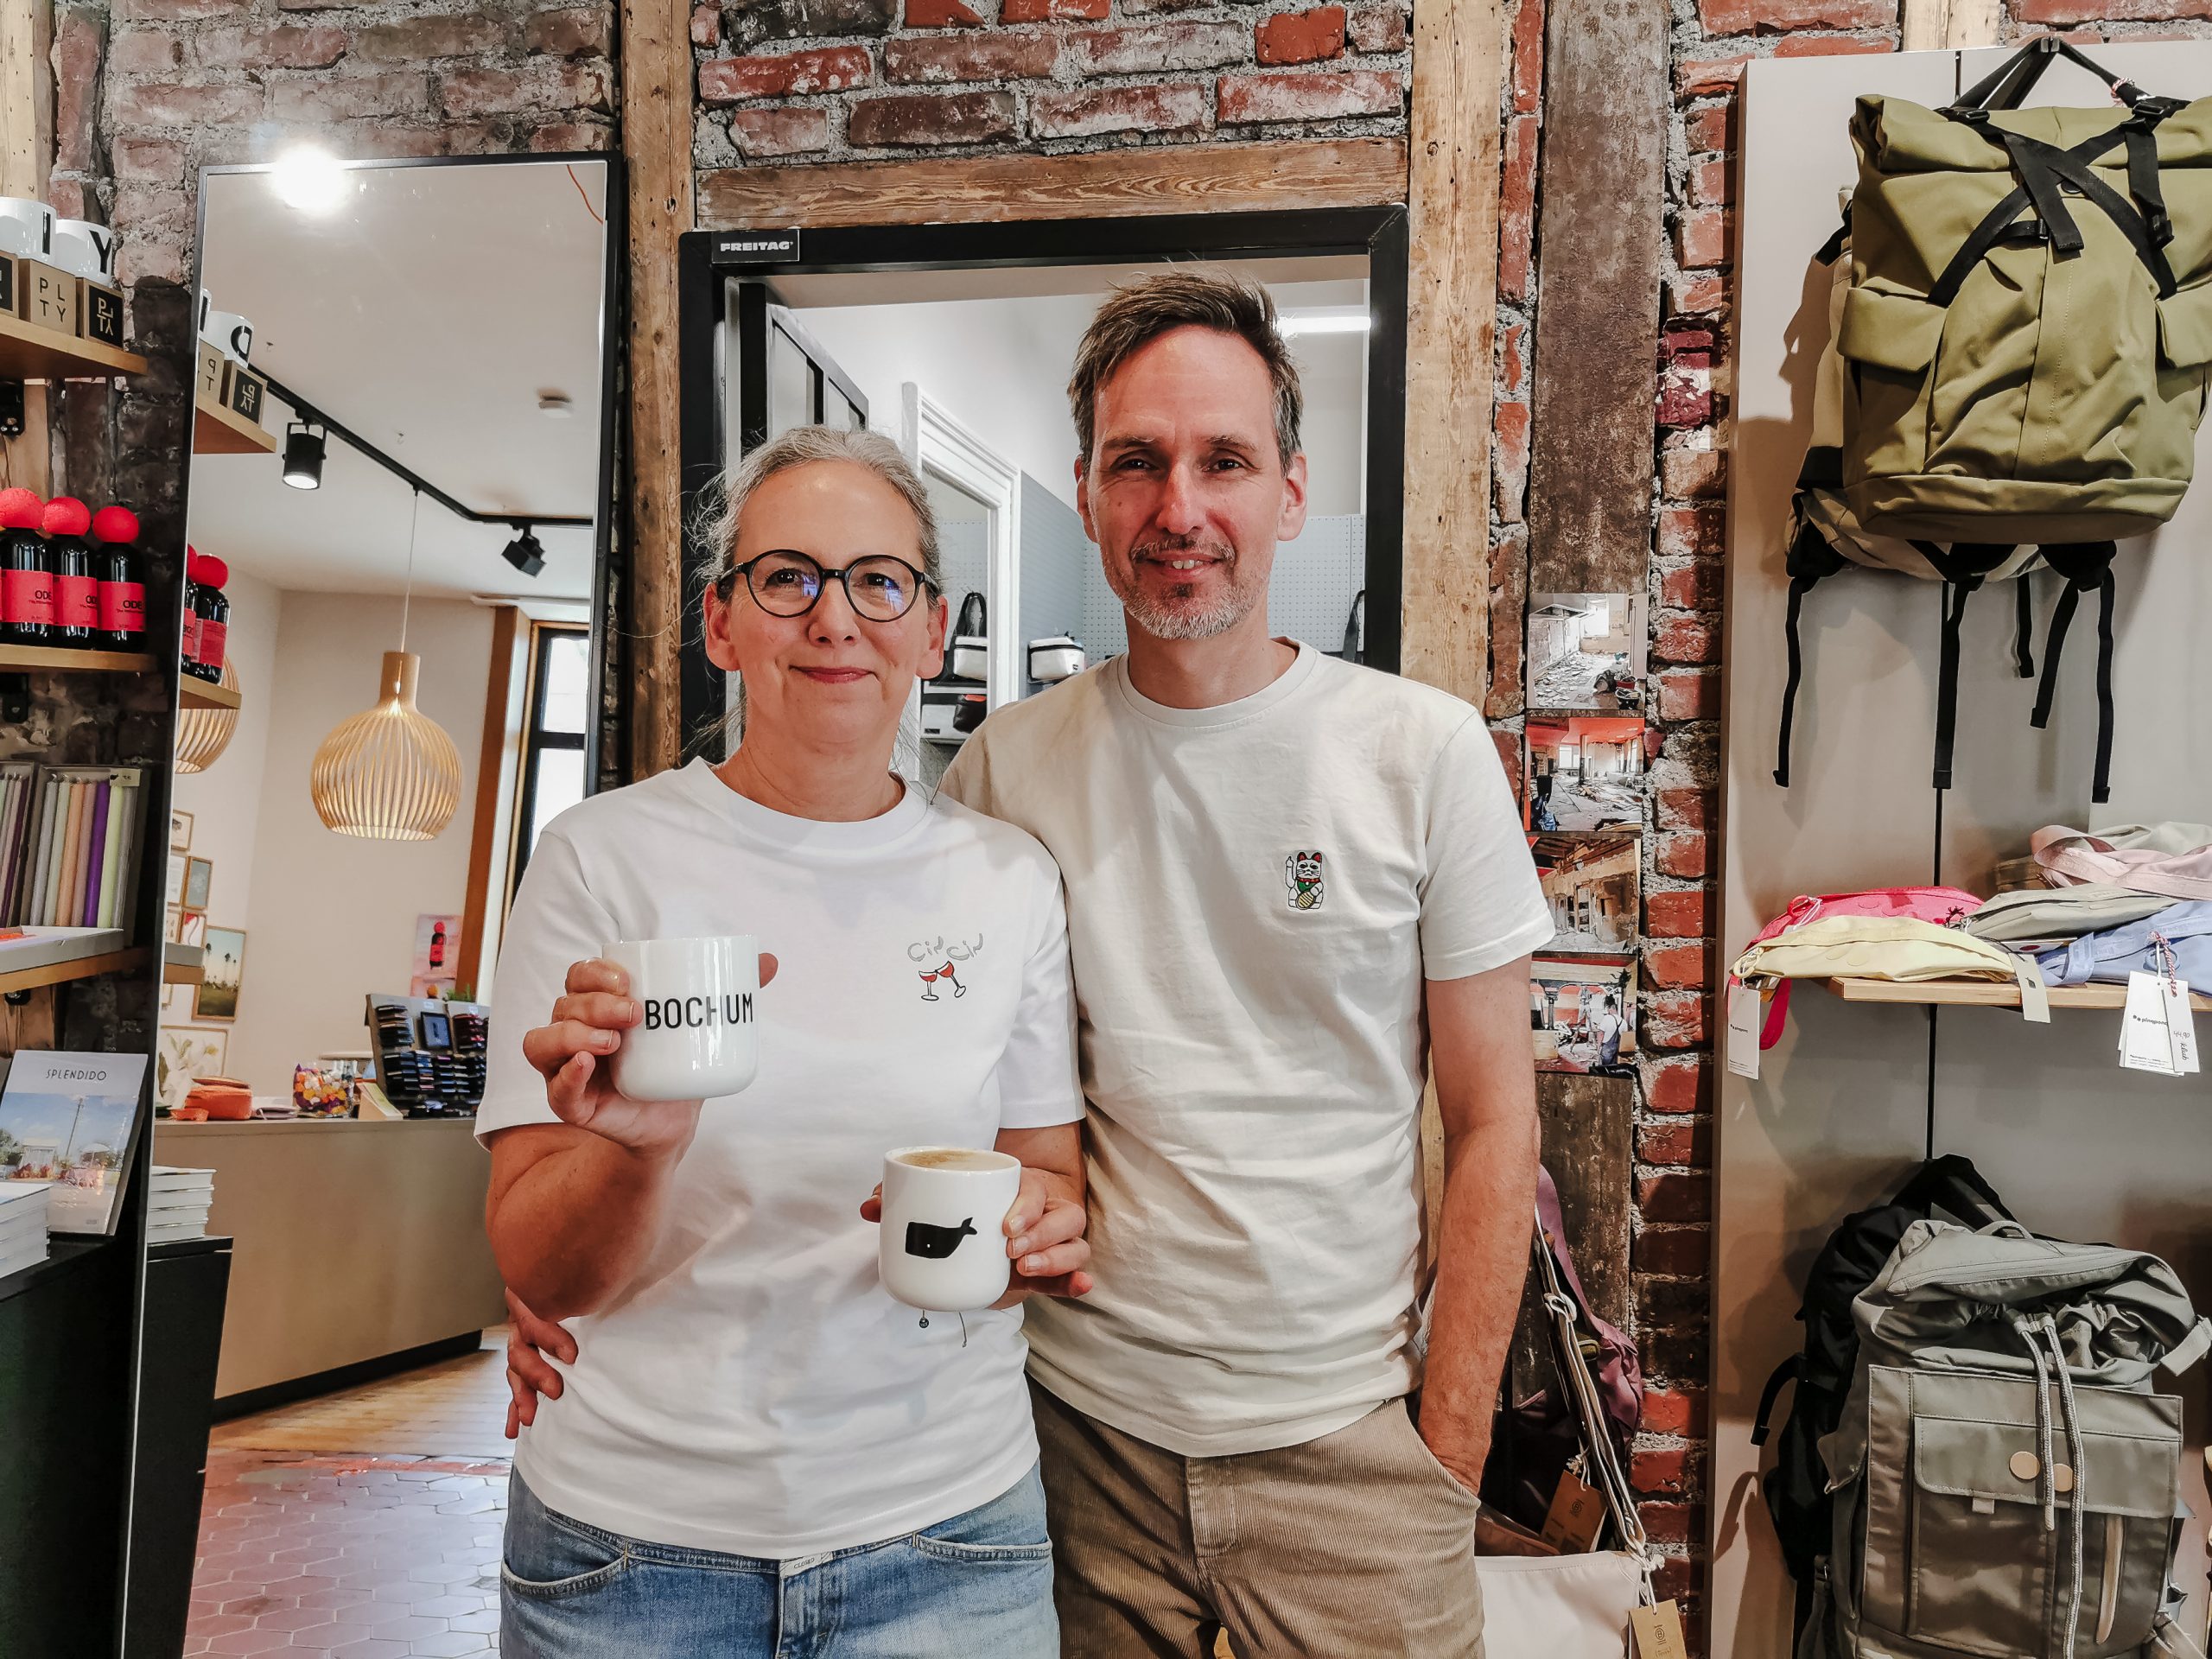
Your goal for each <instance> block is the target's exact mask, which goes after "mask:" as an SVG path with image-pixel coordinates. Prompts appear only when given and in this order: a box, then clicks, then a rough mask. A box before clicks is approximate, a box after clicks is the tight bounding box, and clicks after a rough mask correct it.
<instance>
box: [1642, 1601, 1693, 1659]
mask: <svg viewBox="0 0 2212 1659" xmlns="http://www.w3.org/2000/svg"><path fill="white" fill-rule="evenodd" d="M1628 1624H1629V1629H1630V1630H1633V1631H1635V1632H1636V1656H1637V1659H1688V1652H1689V1648H1688V1643H1685V1642H1684V1641H1683V1639H1682V1616H1681V1611H1679V1610H1678V1609H1677V1608H1676V1607H1675V1604H1674V1603H1673V1602H1671V1601H1662V1602H1661V1603H1660V1604H1659V1605H1657V1606H1656V1607H1637V1608H1632V1609H1631V1610H1630V1612H1629V1616H1628Z"/></svg>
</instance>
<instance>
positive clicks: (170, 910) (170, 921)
mask: <svg viewBox="0 0 2212 1659" xmlns="http://www.w3.org/2000/svg"><path fill="white" fill-rule="evenodd" d="M183 914H184V912H183V911H182V910H181V909H180V908H179V907H178V906H175V905H163V906H162V938H165V939H167V940H168V942H169V943H170V944H182V943H183V942H184V935H183V934H182V933H181V932H179V931H177V922H178V918H181V916H182V915H183Z"/></svg>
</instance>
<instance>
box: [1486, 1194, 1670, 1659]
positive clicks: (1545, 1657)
mask: <svg viewBox="0 0 2212 1659" xmlns="http://www.w3.org/2000/svg"><path fill="white" fill-rule="evenodd" d="M1533 1254H1534V1255H1535V1261H1536V1272H1537V1274H1538V1277H1539V1280H1540V1282H1541V1284H1542V1286H1543V1290H1544V1307H1545V1309H1546V1311H1547V1312H1548V1313H1549V1314H1550V1316H1551V1317H1550V1320H1549V1322H1548V1325H1547V1327H1546V1330H1547V1334H1548V1336H1549V1338H1550V1347H1551V1355H1552V1368H1553V1370H1554V1372H1556V1373H1557V1375H1558V1377H1559V1380H1560V1387H1561V1389H1564V1390H1565V1392H1566V1393H1567V1396H1568V1397H1569V1398H1570V1399H1571V1400H1572V1401H1573V1402H1574V1413H1575V1419H1576V1421H1577V1422H1579V1423H1580V1426H1581V1430H1582V1450H1583V1461H1584V1472H1585V1474H1586V1478H1587V1479H1588V1481H1589V1484H1591V1485H1592V1486H1594V1487H1595V1488H1597V1490H1598V1491H1599V1495H1600V1496H1601V1497H1603V1498H1604V1499H1605V1513H1606V1515H1607V1516H1608V1517H1609V1518H1610V1520H1611V1525H1612V1529H1613V1533H1614V1535H1615V1536H1616V1537H1617V1538H1618V1541H1619V1546H1620V1547H1619V1548H1616V1549H1601V1550H1593V1551H1592V1552H1590V1553H1589V1554H1583V1555H1478V1556H1476V1557H1475V1572H1476V1574H1477V1575H1478V1577H1479V1578H1480V1579H1481V1580H1482V1586H1483V1650H1484V1652H1485V1653H1491V1654H1496V1655H1498V1656H1500V1659H1505V1656H1509V1655H1510V1656H1513V1659H1520V1656H1522V1655H1528V1656H1531V1659H1621V1656H1622V1655H1623V1654H1624V1653H1626V1652H1627V1651H1628V1640H1629V1615H1630V1613H1632V1612H1634V1611H1635V1610H1636V1609H1637V1607H1638V1606H1648V1605H1650V1603H1651V1600H1652V1595H1651V1573H1652V1568H1653V1562H1652V1560H1651V1545H1650V1541H1649V1539H1648V1538H1647V1537H1646V1536H1645V1535H1644V1531H1643V1522H1642V1521H1640V1520H1639V1519H1637V1513H1636V1500H1635V1498H1634V1497H1633V1496H1632V1495H1631V1494H1630V1491H1629V1484H1628V1476H1627V1475H1626V1474H1625V1473H1624V1471H1623V1470H1622V1467H1621V1460H1620V1457H1619V1454H1618V1452H1615V1450H1614V1449H1613V1437H1612V1435H1611V1433H1608V1432H1607V1429H1606V1425H1605V1406H1604V1404H1603V1402H1602V1401H1601V1400H1600V1398H1599V1393H1598V1384H1597V1380H1596V1379H1595V1378H1594V1377H1592V1376H1591V1375H1590V1368H1589V1366H1587V1365H1586V1364H1585V1363H1583V1362H1582V1350H1581V1345H1580V1338H1579V1336H1578V1333H1577V1332H1576V1329H1575V1318H1574V1313H1575V1303H1574V1299H1573V1297H1571V1296H1570V1295H1568V1294H1567V1289H1566V1287H1565V1286H1564V1285H1562V1284H1561V1283H1560V1275H1559V1270H1558V1268H1557V1266H1556V1265H1555V1264H1554V1262H1553V1261H1552V1253H1551V1251H1550V1249H1548V1248H1547V1247H1546V1244H1545V1240H1544V1234H1543V1222H1542V1218H1541V1216H1540V1217H1538V1219H1537V1224H1536V1231H1535V1238H1534V1241H1533Z"/></svg>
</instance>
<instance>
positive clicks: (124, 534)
mask: <svg viewBox="0 0 2212 1659" xmlns="http://www.w3.org/2000/svg"><path fill="white" fill-rule="evenodd" d="M92 534H93V535H95V536H97V537H99V539H100V540H101V541H104V542H135V541H137V539H138V515H137V513H135V512H131V511H130V508H128V507H102V508H101V509H100V510H99V512H96V513H94V514H93V515H92Z"/></svg>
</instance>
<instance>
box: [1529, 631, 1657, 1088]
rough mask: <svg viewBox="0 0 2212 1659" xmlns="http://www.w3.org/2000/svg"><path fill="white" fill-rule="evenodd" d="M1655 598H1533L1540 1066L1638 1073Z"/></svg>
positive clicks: (1535, 988)
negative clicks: (1546, 930)
mask: <svg viewBox="0 0 2212 1659" xmlns="http://www.w3.org/2000/svg"><path fill="white" fill-rule="evenodd" d="M1647 605H1648V601H1646V599H1645V597H1644V595H1643V594H1531V595H1530V596H1529V635H1528V657H1527V659H1526V660H1527V664H1528V675H1529V714H1528V720H1527V722H1526V736H1525V739H1524V743H1523V749H1522V755H1523V760H1522V823H1523V826H1524V827H1525V828H1526V829H1527V830H1528V834H1529V852H1530V854H1531V855H1533V856H1534V858H1535V862H1536V874H1537V878H1538V880H1540V881H1541V883H1542V885H1543V890H1544V898H1545V899H1546V901H1547V902H1548V903H1549V904H1550V906H1551V909H1552V920H1553V924H1554V927H1555V928H1556V930H1557V931H1555V932H1554V934H1553V936H1552V940H1551V943H1550V944H1549V945H1548V946H1547V947H1546V948H1545V949H1544V950H1542V951H1541V952H1540V953H1539V954H1538V956H1537V957H1536V958H1535V961H1534V962H1533V963H1531V964H1530V966H1529V1026H1530V1029H1531V1030H1532V1032H1533V1033H1534V1035H1535V1046H1536V1069H1537V1070H1538V1071H1573V1072H1581V1073H1594V1074H1597V1075H1599V1076H1620V1077H1628V1076H1632V1075H1633V1074H1634V1067H1635V1059H1636V940H1637V929H1638V926H1639V925H1640V924H1641V921H1642V918H1643V802H1644V768H1645V762H1646V759H1647V747H1646V739H1645V727H1644V722H1643V702H1644V696H1645V693H1646V690H1647V689H1648V686H1649V680H1648V677H1647V673H1646V655H1647V648H1648V641H1649V633H1648V624H1649V612H1648V608H1647Z"/></svg>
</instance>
